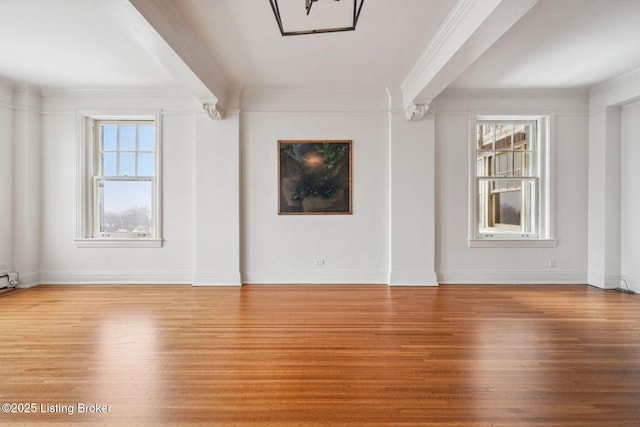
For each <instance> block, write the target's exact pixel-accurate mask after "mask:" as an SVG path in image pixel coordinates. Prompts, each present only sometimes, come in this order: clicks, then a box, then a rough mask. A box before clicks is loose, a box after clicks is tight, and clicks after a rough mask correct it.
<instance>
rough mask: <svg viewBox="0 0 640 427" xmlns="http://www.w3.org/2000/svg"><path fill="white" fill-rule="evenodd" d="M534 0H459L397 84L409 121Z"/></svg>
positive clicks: (493, 41)
mask: <svg viewBox="0 0 640 427" xmlns="http://www.w3.org/2000/svg"><path fill="white" fill-rule="evenodd" d="M536 3H538V0H459V1H458V2H457V3H456V5H455V6H454V7H453V9H452V10H451V13H450V14H449V16H448V17H447V19H446V20H445V22H444V23H443V24H442V25H441V26H440V28H439V29H438V31H437V32H436V34H435V36H434V37H433V38H432V39H431V41H430V43H429V44H428V45H427V47H426V48H425V50H424V51H423V52H422V54H421V55H420V57H419V58H418V61H417V62H416V63H415V65H414V66H413V68H412V69H411V71H410V72H409V74H408V75H407V77H406V78H405V80H404V81H403V82H402V84H401V90H402V95H403V103H404V108H405V112H406V115H407V118H408V119H409V120H419V119H421V118H422V117H423V116H424V114H425V113H426V111H427V110H428V109H429V104H431V102H432V101H433V99H434V98H435V97H436V96H438V95H439V94H440V92H442V91H443V90H444V89H445V88H446V87H447V86H449V85H450V84H451V83H452V82H453V81H454V80H455V79H456V78H458V76H460V75H461V74H462V73H463V72H464V71H465V70H466V69H467V68H468V67H469V66H470V65H471V64H473V63H474V62H475V61H476V60H477V59H478V58H479V57H480V56H481V55H482V54H483V53H484V52H485V51H486V50H487V49H489V47H491V45H493V43H495V42H496V41H497V40H498V39H499V38H500V37H502V36H503V35H504V34H505V33H506V32H507V30H509V28H511V27H512V26H513V25H514V24H515V23H516V22H518V20H519V19H520V18H522V17H523V16H524V15H525V14H526V13H527V12H528V11H529V10H530V9H531V8H532V7H533V6H534V5H535V4H536Z"/></svg>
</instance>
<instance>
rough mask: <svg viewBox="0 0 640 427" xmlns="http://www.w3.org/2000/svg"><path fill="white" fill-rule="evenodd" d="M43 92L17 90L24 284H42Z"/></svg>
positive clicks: (16, 214)
mask: <svg viewBox="0 0 640 427" xmlns="http://www.w3.org/2000/svg"><path fill="white" fill-rule="evenodd" d="M40 128H41V114H40V93H39V91H38V90H37V89H35V88H33V87H31V86H28V85H26V84H20V85H18V86H17V87H16V89H15V93H14V115H13V219H14V226H13V257H14V269H15V270H16V271H17V272H18V273H19V274H20V285H21V286H31V285H37V284H39V282H40V246H41V245H40V243H41V242H40V239H41V237H40V236H41V233H40V213H41V212H40V199H41V194H40V191H41V169H42V168H41V152H42V150H41V149H40V140H41V138H40Z"/></svg>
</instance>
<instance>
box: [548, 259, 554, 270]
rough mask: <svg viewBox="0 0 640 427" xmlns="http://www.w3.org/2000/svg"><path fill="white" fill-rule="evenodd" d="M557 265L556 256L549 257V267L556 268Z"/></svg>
mask: <svg viewBox="0 0 640 427" xmlns="http://www.w3.org/2000/svg"><path fill="white" fill-rule="evenodd" d="M555 266H556V260H555V259H554V258H549V261H547V267H549V268H554V267H555Z"/></svg>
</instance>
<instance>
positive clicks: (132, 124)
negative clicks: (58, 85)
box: [76, 117, 161, 246]
mask: <svg viewBox="0 0 640 427" xmlns="http://www.w3.org/2000/svg"><path fill="white" fill-rule="evenodd" d="M86 123H87V126H86V128H87V129H86V133H85V135H86V138H85V143H86V144H85V145H84V147H85V149H84V152H83V158H84V160H85V162H83V163H84V164H83V165H82V172H83V175H84V177H85V179H84V182H83V184H84V185H83V189H82V191H81V196H82V198H83V201H82V203H81V208H82V213H81V219H82V223H81V226H82V227H81V229H80V230H79V234H80V236H79V238H78V239H76V241H77V242H79V246H160V245H161V240H160V200H159V198H160V191H159V186H160V179H159V175H160V170H159V169H160V168H159V165H160V150H159V147H160V144H159V141H160V139H159V136H158V129H157V120H156V119H154V118H150V117H149V118H146V117H145V118H135V119H134V118H130V119H129V118H125V119H120V118H118V119H112V118H97V119H96V118H86Z"/></svg>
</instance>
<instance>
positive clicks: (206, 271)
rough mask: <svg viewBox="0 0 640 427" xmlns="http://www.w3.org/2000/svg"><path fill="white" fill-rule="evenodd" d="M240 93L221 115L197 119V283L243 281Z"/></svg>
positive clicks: (198, 284)
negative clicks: (241, 254) (241, 266)
mask: <svg viewBox="0 0 640 427" xmlns="http://www.w3.org/2000/svg"><path fill="white" fill-rule="evenodd" d="M239 96H240V93H239V92H238V93H236V94H234V95H233V96H232V97H230V99H231V100H232V101H233V103H232V104H230V108H229V109H228V111H227V112H226V114H225V115H224V118H223V117H222V115H220V117H219V119H217V120H216V118H218V117H217V116H216V115H213V117H211V116H210V115H209V112H206V113H205V112H204V111H203V113H202V114H201V115H199V116H198V118H197V119H196V120H197V122H196V174H195V176H196V183H195V185H196V230H197V232H196V273H195V277H194V282H193V283H194V285H195V286H239V285H241V283H242V281H241V274H240V111H239Z"/></svg>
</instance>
